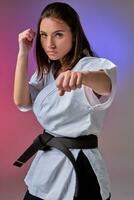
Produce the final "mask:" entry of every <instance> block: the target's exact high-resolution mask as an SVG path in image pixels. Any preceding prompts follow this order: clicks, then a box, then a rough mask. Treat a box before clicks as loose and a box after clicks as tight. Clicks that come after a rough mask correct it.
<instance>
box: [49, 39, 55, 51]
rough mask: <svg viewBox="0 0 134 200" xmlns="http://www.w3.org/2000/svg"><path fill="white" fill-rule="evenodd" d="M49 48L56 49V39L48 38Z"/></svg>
mask: <svg viewBox="0 0 134 200" xmlns="http://www.w3.org/2000/svg"><path fill="white" fill-rule="evenodd" d="M47 47H48V49H54V48H55V47H56V45H55V42H54V39H53V38H52V37H49V38H48V40H47Z"/></svg>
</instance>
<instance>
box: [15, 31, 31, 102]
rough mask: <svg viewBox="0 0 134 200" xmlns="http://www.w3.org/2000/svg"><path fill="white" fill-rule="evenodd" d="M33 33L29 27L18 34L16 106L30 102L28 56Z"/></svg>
mask: <svg viewBox="0 0 134 200" xmlns="http://www.w3.org/2000/svg"><path fill="white" fill-rule="evenodd" d="M34 36H35V33H34V32H33V31H32V30H31V29H27V30H26V31H24V32H22V33H20V34H19V53H18V57H17V63H16V70H15V79H14V102H15V104H16V105H17V106H28V105H31V104H32V101H31V97H30V92H29V84H28V56H29V51H30V49H31V46H32V41H33V38H34Z"/></svg>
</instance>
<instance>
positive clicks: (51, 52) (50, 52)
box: [47, 51, 56, 54]
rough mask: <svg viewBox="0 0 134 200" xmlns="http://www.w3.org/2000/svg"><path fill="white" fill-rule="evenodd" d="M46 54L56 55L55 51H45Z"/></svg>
mask: <svg viewBox="0 0 134 200" xmlns="http://www.w3.org/2000/svg"><path fill="white" fill-rule="evenodd" d="M47 53H48V54H56V51H47Z"/></svg>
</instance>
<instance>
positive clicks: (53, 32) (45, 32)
mask: <svg viewBox="0 0 134 200" xmlns="http://www.w3.org/2000/svg"><path fill="white" fill-rule="evenodd" d="M57 32H65V31H63V30H57V31H54V32H53V33H57ZM40 33H46V32H45V31H42V30H40ZM53 33H52V34H53Z"/></svg>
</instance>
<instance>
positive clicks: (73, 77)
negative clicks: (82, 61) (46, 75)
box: [56, 70, 83, 96]
mask: <svg viewBox="0 0 134 200" xmlns="http://www.w3.org/2000/svg"><path fill="white" fill-rule="evenodd" d="M82 75H83V74H82V73H81V72H77V71H71V70H68V71H66V72H62V73H61V74H60V75H59V76H58V77H57V79H56V86H57V87H58V92H59V95H60V96H63V95H64V93H65V92H66V91H67V92H70V91H71V90H75V89H77V88H81V85H82Z"/></svg>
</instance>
